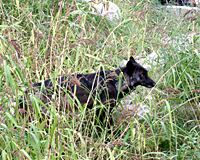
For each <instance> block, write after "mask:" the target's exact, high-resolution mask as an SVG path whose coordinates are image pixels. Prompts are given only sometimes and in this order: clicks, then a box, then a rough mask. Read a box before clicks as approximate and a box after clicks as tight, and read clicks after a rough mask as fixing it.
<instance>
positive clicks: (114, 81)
mask: <svg viewBox="0 0 200 160" xmlns="http://www.w3.org/2000/svg"><path fill="white" fill-rule="evenodd" d="M120 75H122V76H121V78H120ZM138 85H142V86H145V87H147V88H152V87H154V86H155V85H156V83H155V82H154V81H153V80H152V79H151V78H150V77H149V76H148V72H147V70H146V69H145V68H143V67H142V66H141V65H140V64H138V63H137V62H136V61H135V60H134V58H133V57H130V59H129V61H128V62H127V64H126V66H125V67H122V68H120V69H116V70H112V71H100V72H97V73H92V74H77V75H72V76H66V77H61V78H57V79H56V87H55V85H53V82H52V80H51V79H48V80H46V81H44V82H42V83H36V84H34V85H33V88H32V89H33V93H34V95H35V96H36V97H37V98H39V99H41V101H42V102H43V103H44V104H46V105H47V104H48V103H49V102H50V101H51V100H52V95H53V94H54V95H56V96H55V98H57V99H58V98H59V97H61V99H60V103H59V104H60V108H61V109H69V110H72V107H74V106H71V105H72V104H71V103H70V99H74V98H75V97H74V95H75V96H76V98H77V99H78V101H79V102H80V104H81V105H84V104H86V106H87V108H90V109H91V108H93V106H94V102H96V104H100V103H102V104H104V105H106V106H107V108H109V109H108V110H107V111H105V110H103V111H101V114H100V120H101V121H103V120H104V118H105V116H106V112H107V113H108V112H109V113H110V112H111V111H112V109H113V107H114V106H115V105H116V100H118V99H119V98H122V97H123V96H124V95H125V94H127V93H130V92H131V91H132V90H133V89H134V88H135V87H136V86H138ZM42 86H44V87H42ZM55 93H56V94H55ZM27 95H28V93H26V97H27ZM28 106H29V108H30V110H32V107H31V102H30V103H29V105H28V103H27V101H25V102H23V100H20V108H24V109H25V110H27V107H28ZM41 109H42V111H43V112H46V111H47V109H46V107H44V106H42V105H41ZM98 113H100V110H97V114H98ZM110 123H111V125H112V123H113V121H112V119H110Z"/></svg>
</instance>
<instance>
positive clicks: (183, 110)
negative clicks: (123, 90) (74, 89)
mask: <svg viewBox="0 0 200 160" xmlns="http://www.w3.org/2000/svg"><path fill="white" fill-rule="evenodd" d="M113 2H115V3H116V4H117V5H118V6H119V8H120V9H121V12H122V13H121V14H122V16H121V17H120V20H119V21H116V22H112V21H110V20H108V19H106V18H105V17H102V16H100V15H98V14H97V13H96V12H95V9H94V8H93V7H92V3H94V2H87V1H78V0H77V1H70V0H68V1H56V0H54V1H50V0H45V1H37V2H36V1H30V0H28V1H24V0H19V1H1V2H0V50H1V54H0V107H1V109H0V158H1V159H200V152H199V150H200V148H199V143H200V136H199V135H200V133H199V132H200V130H199V128H200V125H199V123H200V85H199V84H200V50H199V47H198V46H199V45H200V42H199V33H200V30H199V17H198V15H199V13H198V12H196V13H194V14H193V13H191V14H192V16H193V18H186V17H183V16H180V17H177V16H174V15H173V14H172V13H171V12H168V10H166V9H165V7H161V6H160V4H159V3H158V1H156V0H154V1H145V0H142V1H139V0H134V1H123V2H119V1H113ZM186 16H187V15H186ZM152 52H155V53H157V57H156V58H153V61H150V59H148V58H149V55H151V53H152ZM130 55H133V56H135V57H136V56H137V57H139V61H140V60H141V59H144V58H146V57H147V58H146V59H145V60H144V63H143V65H144V64H146V63H148V64H149V65H150V66H151V68H150V69H148V70H149V73H150V75H151V77H152V78H153V79H154V80H155V81H156V82H157V86H156V87H155V88H154V89H153V90H151V91H149V89H146V88H143V87H138V88H137V89H136V90H135V91H134V94H131V95H129V101H128V102H127V101H126V100H124V99H123V100H122V102H119V104H118V106H121V108H118V109H116V110H115V114H114V115H115V117H116V121H115V126H116V127H118V128H119V129H118V135H119V137H118V138H117V139H114V137H112V135H108V134H107V131H106V129H102V132H101V133H99V132H98V129H99V128H100V125H97V124H95V123H94V121H93V119H94V118H93V116H94V115H95V110H96V109H97V107H99V106H95V108H93V109H92V110H91V111H90V115H88V113H87V112H86V110H85V106H79V107H80V110H79V112H78V113H75V112H74V113H69V115H67V116H66V114H64V113H61V114H58V113H57V110H56V109H55V106H57V105H58V102H56V101H53V100H52V103H51V105H50V108H49V111H50V114H49V115H48V116H47V117H45V118H42V117H41V114H40V109H39V108H40V106H38V101H39V100H38V99H36V98H34V97H32V101H33V102H34V104H35V105H34V107H35V110H36V111H37V112H35V114H34V115H32V117H31V119H32V121H31V122H29V121H27V120H26V119H24V118H23V116H22V115H21V114H20V112H19V111H18V109H17V107H16V106H15V105H14V104H13V102H16V103H17V104H18V103H19V97H20V96H22V95H23V93H24V90H25V88H26V87H27V88H30V87H31V84H33V83H36V82H41V81H42V80H45V79H48V78H52V77H58V76H59V75H65V74H67V73H69V72H70V73H73V74H76V73H92V72H93V71H98V70H99V69H100V68H102V67H103V68H105V70H110V69H114V68H117V67H119V66H120V65H121V62H122V61H125V60H127V58H129V56H130ZM153 62H156V63H153ZM141 63H142V62H141ZM73 102H74V100H72V102H71V103H73ZM129 102H131V105H132V106H133V107H134V108H135V109H132V110H128V109H127V107H128V105H130V104H128V103H129ZM144 104H145V105H146V106H147V107H148V108H149V111H148V112H147V113H146V114H142V115H138V114H136V110H137V108H140V107H141V105H144ZM12 110H15V115H13V114H12ZM41 118H42V120H41ZM47 121H48V123H47ZM108 137H109V139H107V138H108Z"/></svg>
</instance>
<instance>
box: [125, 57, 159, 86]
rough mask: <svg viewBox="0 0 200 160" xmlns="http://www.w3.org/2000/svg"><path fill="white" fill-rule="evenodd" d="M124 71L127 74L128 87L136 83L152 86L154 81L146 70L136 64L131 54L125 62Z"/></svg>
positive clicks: (136, 84)
mask: <svg viewBox="0 0 200 160" xmlns="http://www.w3.org/2000/svg"><path fill="white" fill-rule="evenodd" d="M125 72H126V74H127V78H128V79H127V82H128V85H129V88H130V89H133V88H135V87H136V86H138V85H142V86H145V87H147V88H152V87H154V86H155V85H156V83H155V82H154V81H153V80H152V79H151V78H150V77H149V76H148V71H147V70H146V69H145V68H144V67H142V66H141V65H140V64H138V63H137V62H136V61H135V60H134V58H133V57H132V56H131V57H130V59H129V61H128V62H127V64H126V69H125Z"/></svg>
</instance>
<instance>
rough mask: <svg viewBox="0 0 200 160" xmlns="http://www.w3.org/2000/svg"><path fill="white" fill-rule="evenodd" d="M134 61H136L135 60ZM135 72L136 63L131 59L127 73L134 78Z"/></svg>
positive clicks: (127, 65) (127, 66)
mask: <svg viewBox="0 0 200 160" xmlns="http://www.w3.org/2000/svg"><path fill="white" fill-rule="evenodd" d="M133 60H134V59H133ZM134 70H135V66H134V63H133V62H132V60H131V58H130V60H129V61H128V63H127V64H126V71H127V74H128V75H129V76H132V74H133V71H134Z"/></svg>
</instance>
